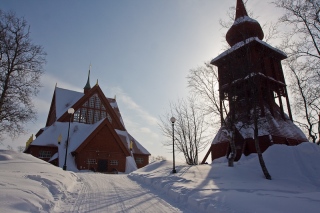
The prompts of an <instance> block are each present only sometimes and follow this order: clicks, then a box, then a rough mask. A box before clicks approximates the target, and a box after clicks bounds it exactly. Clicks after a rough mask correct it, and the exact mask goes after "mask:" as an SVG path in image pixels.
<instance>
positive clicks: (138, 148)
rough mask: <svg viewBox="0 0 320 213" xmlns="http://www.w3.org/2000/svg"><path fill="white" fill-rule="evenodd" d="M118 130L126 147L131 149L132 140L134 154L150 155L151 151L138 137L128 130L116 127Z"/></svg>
mask: <svg viewBox="0 0 320 213" xmlns="http://www.w3.org/2000/svg"><path fill="white" fill-rule="evenodd" d="M116 132H117V134H118V135H119V137H120V139H121V141H122V142H123V143H124V145H125V147H127V148H128V149H130V141H132V142H133V147H132V152H133V153H134V154H144V155H150V153H149V152H148V151H147V150H146V149H145V148H144V147H143V146H142V145H141V144H140V143H139V142H138V141H137V140H136V139H134V138H133V137H132V136H131V135H130V134H129V133H128V132H127V131H122V130H118V129H116Z"/></svg>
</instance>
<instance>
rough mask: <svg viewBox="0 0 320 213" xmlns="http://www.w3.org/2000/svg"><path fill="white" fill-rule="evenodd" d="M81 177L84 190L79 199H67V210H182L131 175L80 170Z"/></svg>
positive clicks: (124, 212)
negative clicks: (132, 178) (139, 183)
mask: <svg viewBox="0 0 320 213" xmlns="http://www.w3.org/2000/svg"><path fill="white" fill-rule="evenodd" d="M78 176H79V177H81V179H82V183H83V186H82V189H81V190H80V191H79V194H78V197H77V198H73V200H66V201H65V202H66V203H69V205H68V206H69V209H64V212H70V213H71V212H112V213H127V212H128V213H131V212H135V213H137V212H139V213H140V212H141V213H142V212H153V213H170V212H182V211H180V210H179V209H177V208H175V207H173V206H171V205H170V204H169V203H167V202H166V201H164V200H163V199H161V198H160V197H158V196H157V195H155V194H153V193H151V192H150V191H149V190H148V189H145V188H143V187H141V186H140V185H138V184H137V183H136V182H134V181H132V180H131V179H129V178H128V177H127V175H120V174H119V175H107V174H98V173H78ZM70 205H72V206H71V208H70ZM66 207H67V206H66ZM62 210H63V209H62Z"/></svg>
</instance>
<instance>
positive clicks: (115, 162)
mask: <svg viewBox="0 0 320 213" xmlns="http://www.w3.org/2000/svg"><path fill="white" fill-rule="evenodd" d="M118 164H119V162H118V161H117V160H110V165H111V166H118Z"/></svg>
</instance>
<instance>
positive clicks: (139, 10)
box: [0, 0, 280, 160]
mask: <svg viewBox="0 0 320 213" xmlns="http://www.w3.org/2000/svg"><path fill="white" fill-rule="evenodd" d="M235 4H236V0H224V1H221V0H219V1H218V0H198V1H196V0H68V1H65V0H55V1H49V0H0V5H1V9H2V10H4V11H8V10H12V11H14V12H15V13H16V15H17V16H19V17H22V16H23V17H25V19H26V20H27V21H28V23H29V25H30V26H31V28H30V30H31V38H32V40H33V42H34V43H36V44H40V45H42V46H43V47H44V50H45V51H46V52H47V54H48V55H47V64H46V66H45V74H44V75H43V77H42V80H41V81H42V84H43V87H42V88H41V91H40V93H39V95H38V96H37V97H36V98H34V102H35V106H36V107H37V112H38V120H37V121H36V122H35V123H30V124H29V125H28V130H29V131H28V133H27V134H26V135H22V136H20V137H19V138H16V139H14V140H11V139H10V138H8V139H7V140H5V141H4V142H3V144H4V145H3V146H4V148H5V147H7V144H10V145H11V146H12V147H14V148H15V147H17V146H19V145H24V144H25V142H26V141H27V139H28V138H29V137H30V135H31V134H32V133H33V134H35V133H36V132H37V131H38V130H39V129H40V128H42V127H43V126H44V125H45V122H46V118H47V115H48V111H49V105H50V102H51V99H52V95H53V90H54V86H55V84H56V83H57V85H58V87H62V88H65V89H71V90H76V91H83V89H82V88H83V87H84V86H85V83H86V80H87V74H88V69H89V65H90V63H91V64H92V67H91V85H94V84H95V82H96V79H99V85H100V87H101V89H102V90H103V91H104V93H105V95H106V96H108V97H114V96H115V95H116V96H117V100H118V105H119V107H120V110H121V113H122V116H123V119H124V122H125V125H126V127H127V129H128V131H129V132H130V133H131V134H132V135H133V136H134V137H135V138H136V139H137V140H138V141H140V143H142V144H143V145H144V146H145V147H146V148H147V149H148V150H149V152H151V154H152V155H154V156H157V155H161V156H165V157H167V159H170V158H171V153H170V149H169V150H168V149H167V148H165V147H163V146H162V141H164V140H166V138H164V137H163V136H162V135H161V132H160V130H159V128H158V123H159V121H158V120H159V117H160V116H161V115H163V114H164V113H165V112H166V111H168V106H169V103H170V102H174V101H175V100H177V99H178V98H182V97H186V96H187V93H188V89H187V80H186V76H187V75H188V71H189V70H190V69H192V68H196V67H198V66H201V65H202V64H203V63H204V62H205V61H209V60H211V59H212V58H214V57H216V56H217V55H218V54H219V53H221V52H222V48H223V45H224V43H223V42H222V41H223V40H224V37H223V35H224V34H225V30H223V29H221V27H220V25H219V19H227V17H226V12H227V10H228V8H229V7H230V6H235ZM247 9H248V10H252V11H253V12H254V14H255V15H256V16H258V18H257V20H258V21H259V22H260V23H261V24H262V23H264V22H266V21H270V20H275V19H276V18H277V17H278V15H279V14H280V13H279V10H278V9H276V8H274V6H273V5H271V4H269V3H268V2H265V1H261V0H249V1H248V3H247ZM168 122H169V121H168ZM213 137H214V135H213ZM0 148H1V146H0ZM178 158H180V159H181V160H182V157H181V156H180V157H178Z"/></svg>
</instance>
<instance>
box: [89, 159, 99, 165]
mask: <svg viewBox="0 0 320 213" xmlns="http://www.w3.org/2000/svg"><path fill="white" fill-rule="evenodd" d="M96 163H97V162H96V159H88V160H87V164H89V165H92V164H96Z"/></svg>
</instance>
